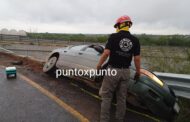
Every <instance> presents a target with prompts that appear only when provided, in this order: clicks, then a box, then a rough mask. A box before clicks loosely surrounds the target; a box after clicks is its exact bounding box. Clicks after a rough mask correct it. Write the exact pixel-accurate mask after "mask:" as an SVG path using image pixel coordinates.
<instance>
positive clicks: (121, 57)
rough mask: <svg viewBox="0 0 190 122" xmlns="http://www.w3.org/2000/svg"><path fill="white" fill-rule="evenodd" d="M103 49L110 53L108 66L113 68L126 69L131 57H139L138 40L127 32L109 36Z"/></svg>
mask: <svg viewBox="0 0 190 122" xmlns="http://www.w3.org/2000/svg"><path fill="white" fill-rule="evenodd" d="M105 49H109V50H110V51H111V53H110V57H109V61H108V65H111V66H113V67H115V68H128V67H129V66H130V65H131V60H132V57H133V56H137V55H140V44H139V40H138V39H137V38H136V37H134V36H133V35H131V34H130V32H128V31H120V32H118V33H113V34H111V35H110V37H109V39H108V41H107V43H106V46H105Z"/></svg>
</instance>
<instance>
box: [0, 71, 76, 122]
mask: <svg viewBox="0 0 190 122" xmlns="http://www.w3.org/2000/svg"><path fill="white" fill-rule="evenodd" d="M0 122H78V119H77V118H75V117H74V116H72V115H71V114H70V113H69V112H67V111H66V110H64V109H63V108H62V107H60V106H59V105H58V104H57V103H55V102H54V101H53V100H51V99H50V98H48V97H47V96H45V95H44V94H42V93H41V92H40V91H38V90H37V89H36V88H34V87H32V86H31V85H29V84H28V83H27V82H26V81H24V80H22V79H21V78H19V77H18V78H17V79H9V80H7V79H6V77H5V72H4V69H2V68H0Z"/></svg>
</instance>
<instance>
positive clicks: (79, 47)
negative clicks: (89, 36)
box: [70, 45, 86, 51]
mask: <svg viewBox="0 0 190 122" xmlns="http://www.w3.org/2000/svg"><path fill="white" fill-rule="evenodd" d="M84 47H86V45H79V46H73V47H71V48H70V50H77V51H79V50H82V49H83V48H84Z"/></svg>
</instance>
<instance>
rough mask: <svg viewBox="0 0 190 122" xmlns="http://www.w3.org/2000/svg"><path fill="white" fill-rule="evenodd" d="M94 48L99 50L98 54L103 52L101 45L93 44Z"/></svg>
mask: <svg viewBox="0 0 190 122" xmlns="http://www.w3.org/2000/svg"><path fill="white" fill-rule="evenodd" d="M94 49H95V50H96V51H97V52H99V53H100V54H102V53H103V52H104V48H103V47H101V46H94Z"/></svg>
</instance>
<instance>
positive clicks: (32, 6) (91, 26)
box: [0, 0, 190, 34]
mask: <svg viewBox="0 0 190 122" xmlns="http://www.w3.org/2000/svg"><path fill="white" fill-rule="evenodd" d="M189 6H190V0H0V29H2V28H8V29H17V30H20V29H23V30H26V31H28V32H30V31H32V32H50V33H100V34H101V33H113V32H115V29H114V28H113V25H114V23H115V21H116V19H117V18H118V17H119V16H121V15H125V14H126V15H129V16H130V17H131V19H132V21H133V23H134V24H133V26H132V28H131V32H132V33H137V34H140V33H147V34H190V7H189Z"/></svg>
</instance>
